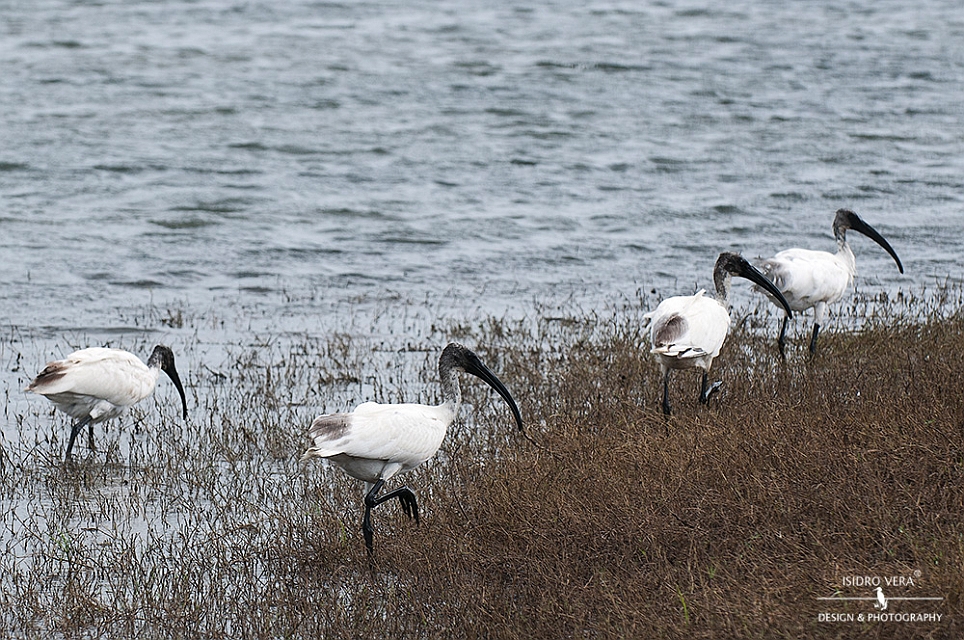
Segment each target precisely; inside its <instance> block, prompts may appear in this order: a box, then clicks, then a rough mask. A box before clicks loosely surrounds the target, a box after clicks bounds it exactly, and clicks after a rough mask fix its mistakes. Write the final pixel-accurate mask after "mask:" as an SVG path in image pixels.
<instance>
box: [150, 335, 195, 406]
mask: <svg viewBox="0 0 964 640" xmlns="http://www.w3.org/2000/svg"><path fill="white" fill-rule="evenodd" d="M147 366H149V367H159V368H160V370H161V371H163V372H164V373H166V374H167V377H168V378H170V379H171V382H173V383H174V386H175V387H176V388H177V392H178V393H179V394H180V395H181V406H182V407H183V409H184V412H183V416H184V419H185V420H186V419H187V398H186V396H185V395H184V387H183V386H182V385H181V377H180V376H179V375H177V369H176V368H175V367H174V352H173V351H171V348H170V347H166V346H164V345H163V344H159V345H157V346H156V347H154V351H153V352H151V357H150V358H148V359H147Z"/></svg>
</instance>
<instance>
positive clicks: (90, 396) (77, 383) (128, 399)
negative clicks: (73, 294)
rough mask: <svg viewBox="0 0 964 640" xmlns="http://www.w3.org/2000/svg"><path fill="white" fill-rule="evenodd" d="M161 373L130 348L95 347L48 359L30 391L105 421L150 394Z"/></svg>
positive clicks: (81, 414) (75, 414)
mask: <svg viewBox="0 0 964 640" xmlns="http://www.w3.org/2000/svg"><path fill="white" fill-rule="evenodd" d="M159 373H160V369H157V368H150V367H148V366H147V365H145V364H144V363H143V362H142V361H141V360H140V358H138V357H137V356H135V355H134V354H132V353H129V352H127V351H124V350H121V349H107V348H103V347H92V348H89V349H81V350H80V351H75V352H73V353H71V354H70V355H69V356H67V357H66V358H64V359H63V360H58V361H55V362H50V363H48V364H47V366H46V367H45V368H44V370H43V371H42V372H41V373H40V375H38V376H37V379H36V380H34V381H33V382H32V383H31V384H30V386H28V387H27V391H31V392H33V393H37V394H40V395H43V396H46V397H47V398H48V399H49V400H50V401H51V402H53V403H54V404H55V405H56V406H57V408H58V409H60V410H61V411H63V412H64V413H66V414H68V415H69V416H71V417H73V418H84V417H86V416H88V415H89V416H90V417H91V420H92V422H103V421H104V420H108V419H110V418H114V417H116V416H119V415H121V414H122V413H123V412H124V411H125V410H126V409H127V408H128V407H130V406H131V405H133V404H137V403H138V402H140V401H141V400H143V399H144V398H146V397H148V396H149V395H151V393H153V391H154V387H155V385H156V384H157V377H158V374H159Z"/></svg>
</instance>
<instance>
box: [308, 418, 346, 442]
mask: <svg viewBox="0 0 964 640" xmlns="http://www.w3.org/2000/svg"><path fill="white" fill-rule="evenodd" d="M350 427H351V414H348V413H333V414H331V415H327V416H318V417H317V418H315V420H314V422H312V423H311V427H310V428H309V429H308V436H309V437H311V439H312V440H316V441H317V440H318V439H319V438H321V440H323V441H324V440H337V439H338V438H340V437H342V436H343V435H345V434H346V433H347V432H348V429H349V428H350Z"/></svg>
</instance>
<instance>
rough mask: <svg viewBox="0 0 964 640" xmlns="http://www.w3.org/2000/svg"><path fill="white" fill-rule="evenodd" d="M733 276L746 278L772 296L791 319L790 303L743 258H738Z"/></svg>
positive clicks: (767, 279)
mask: <svg viewBox="0 0 964 640" xmlns="http://www.w3.org/2000/svg"><path fill="white" fill-rule="evenodd" d="M733 275H735V276H740V277H741V278H746V279H747V280H749V281H751V282H753V283H754V284H756V285H758V286H760V287H761V288H762V289H764V290H765V291H766V292H767V293H769V294H770V295H771V296H773V299H774V300H776V301H777V302H779V303H780V306H781V307H783V308H784V310H786V312H787V317H788V318H792V317H793V311H791V310H790V303H789V302H787V299H786V298H784V297H783V294H782V293H781V292H780V290H779V289H777V286H776V285H775V284H773V283H772V282H771V281H770V279H769V278H767V277H766V276H765V275H763V274H762V273H760V271H759V270H758V269H757V268H756V267H754V266H753V265H752V264H750V263H749V262H747V261H746V260H745V259H744V258H742V257H741V258H740V261H739V262H738V268H737V272H736V273H734V274H733Z"/></svg>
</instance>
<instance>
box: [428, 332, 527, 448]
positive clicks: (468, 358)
mask: <svg viewBox="0 0 964 640" xmlns="http://www.w3.org/2000/svg"><path fill="white" fill-rule="evenodd" d="M453 370H456V371H464V372H466V373H471V374H472V375H473V376H475V377H477V378H479V379H480V380H482V381H483V382H485V383H486V384H488V385H489V386H490V387H492V388H493V389H495V390H496V392H497V393H498V394H499V395H500V396H502V399H503V400H505V402H506V404H508V405H509V409H510V410H511V411H512V415H513V416H514V417H515V420H516V423H517V424H518V425H519V430H520V431H522V414H520V413H519V407H518V406H517V405H516V403H515V400H513V399H512V395H511V394H510V393H509V390H508V389H506V388H505V385H504V384H502V381H501V380H499V378H498V377H496V375H495V374H494V373H492V372H491V371H489V368H488V367H486V366H485V364H484V363H483V362H482V360H481V359H479V356H477V355H475V353H473V352H472V350H471V349H469V348H468V347H466V346H465V345H462V344H459V343H458V342H450V343H449V344H448V345H446V347H445V349H443V350H442V355H441V356H439V359H438V372H439V377H440V378H441V379H442V380H445V378H446V377H447V376H448V375H449V372H450V371H453Z"/></svg>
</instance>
